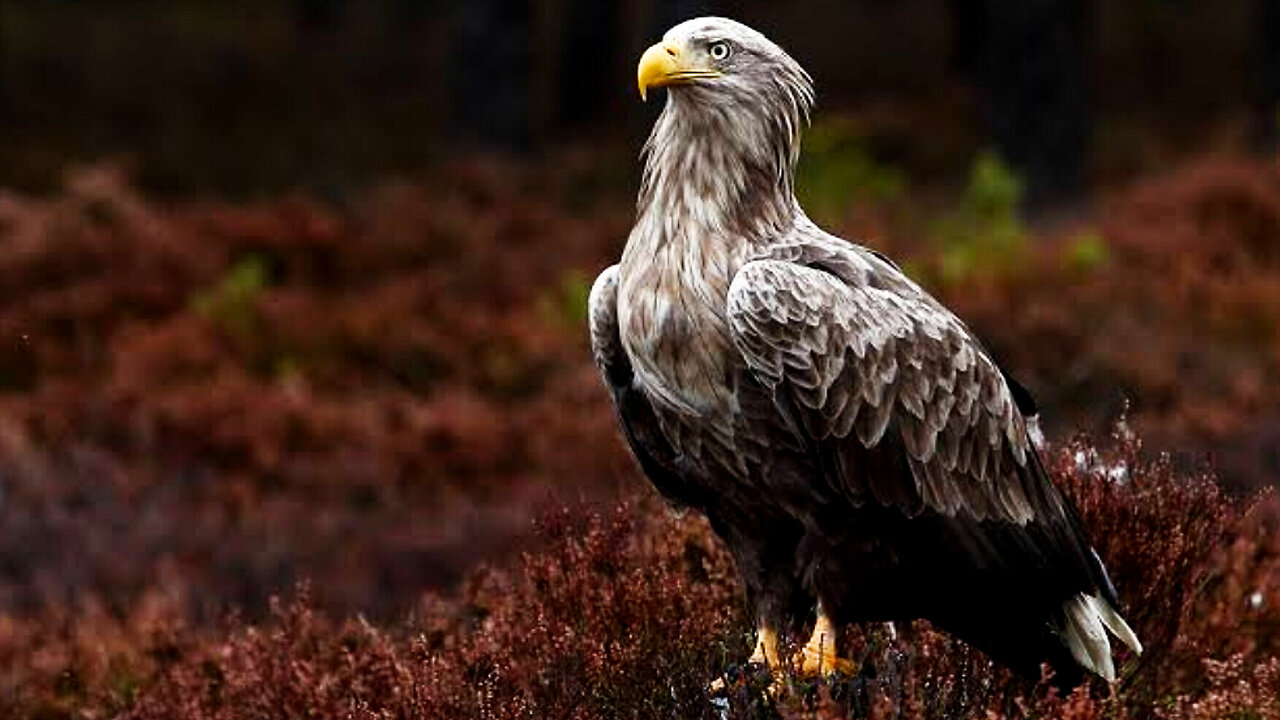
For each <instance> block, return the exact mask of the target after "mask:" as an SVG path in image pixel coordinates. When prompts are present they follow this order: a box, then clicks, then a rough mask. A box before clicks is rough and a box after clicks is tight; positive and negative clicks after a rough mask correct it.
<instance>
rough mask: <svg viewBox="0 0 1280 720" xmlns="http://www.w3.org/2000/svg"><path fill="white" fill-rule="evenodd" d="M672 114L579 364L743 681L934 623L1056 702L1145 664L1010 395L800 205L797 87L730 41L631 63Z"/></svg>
mask: <svg viewBox="0 0 1280 720" xmlns="http://www.w3.org/2000/svg"><path fill="white" fill-rule="evenodd" d="M637 80H638V85H639V90H640V95H641V96H642V98H643V97H646V96H647V95H648V93H649V92H650V91H651V90H653V89H654V88H666V89H667V99H666V105H665V107H664V109H663V110H662V113H661V114H660V116H659V117H658V119H657V120H656V122H655V123H654V126H653V130H652V133H651V134H650V136H649V139H648V141H647V143H646V144H645V147H644V151H643V158H644V173H643V178H642V181H641V184H640V189H639V194H638V199H637V203H636V218H635V224H634V227H633V228H632V230H631V233H630V236H629V237H628V239H627V243H626V247H625V249H624V250H623V252H622V257H621V259H620V261H619V262H618V263H617V264H616V265H613V266H612V267H610V268H608V269H606V270H605V271H604V272H602V273H601V274H600V276H599V277H598V278H597V279H596V281H595V283H594V284H593V286H592V288H591V293H590V297H589V309H588V314H589V326H590V328H589V329H590V337H591V345H592V352H593V355H594V360H595V363H596V365H597V366H598V368H599V370H600V372H601V374H602V375H603V378H604V381H605V384H606V385H607V387H608V389H609V391H610V392H611V394H612V399H613V404H614V406H615V409H616V411H617V412H616V415H617V419H618V422H619V424H620V425H621V430H622V434H623V436H624V437H625V439H626V441H627V443H628V445H629V447H630V449H631V451H632V453H633V454H634V456H635V458H636V460H637V461H638V464H639V466H640V468H641V470H642V471H643V472H644V474H645V475H646V476H647V477H648V479H649V480H650V481H651V482H652V483H653V485H654V486H655V488H656V489H657V490H658V492H659V493H660V494H661V495H662V496H663V497H664V498H665V499H666V500H667V501H668V502H670V503H672V504H673V505H675V506H677V507H681V508H688V509H692V510H695V511H697V512H701V513H702V514H704V515H705V516H706V518H707V519H708V521H709V523H710V526H711V528H712V530H713V531H714V532H715V534H716V535H717V536H718V537H719V538H720V539H721V540H722V541H723V542H724V543H725V545H726V546H727V548H728V550H729V552H730V554H731V556H732V558H733V561H734V564H735V566H736V569H737V572H738V574H739V575H740V577H741V581H742V584H743V586H744V589H745V596H746V601H747V604H748V609H749V612H750V613H751V615H752V618H753V621H754V622H755V623H756V631H757V632H756V643H755V649H754V651H753V652H752V654H751V656H750V658H749V661H750V662H752V663H759V664H762V665H765V666H767V667H769V668H770V669H771V670H773V671H774V672H775V673H777V672H781V670H782V669H783V668H784V667H787V666H786V665H784V661H783V659H782V658H781V657H780V656H779V652H780V650H779V634H780V633H786V632H790V631H791V629H792V628H795V629H800V630H803V629H806V628H807V626H808V624H809V622H810V618H812V633H811V635H810V637H809V639H808V641H807V642H806V643H805V644H804V645H803V646H802V647H801V649H800V651H799V652H798V653H797V656H796V657H795V658H792V659H791V660H790V662H791V664H792V666H793V667H795V668H796V669H797V670H798V671H799V672H800V673H802V674H803V675H806V676H817V675H826V674H830V673H833V672H850V671H851V670H852V669H853V667H854V666H853V664H852V663H851V662H850V661H848V660H846V659H844V658H841V657H840V656H839V654H838V652H837V645H838V636H837V631H838V629H839V628H841V627H842V626H844V625H845V624H847V623H852V622H874V621H894V620H904V621H905V620H912V619H918V618H924V619H927V620H928V621H929V622H930V623H932V624H933V625H934V626H935V627H938V628H941V629H943V630H944V631H946V632H949V633H951V634H953V635H955V636H957V637H959V638H960V639H962V640H964V641H965V642H967V643H968V644H970V645H972V646H974V647H976V648H978V649H979V650H981V651H983V652H985V653H986V654H987V655H988V656H989V657H990V658H992V659H993V660H995V661H997V662H999V663H1002V664H1004V665H1005V666H1007V667H1009V668H1011V669H1012V670H1014V671H1016V672H1018V673H1021V674H1024V675H1027V676H1030V677H1032V678H1039V677H1040V674H1041V668H1042V665H1043V664H1044V663H1048V664H1049V666H1050V667H1051V668H1052V669H1053V671H1054V673H1055V680H1056V682H1057V683H1058V684H1060V685H1074V684H1075V683H1077V682H1079V681H1081V680H1083V679H1084V677H1085V674H1084V673H1085V671H1088V672H1092V673H1095V674H1097V675H1100V676H1102V677H1103V678H1105V679H1107V680H1108V681H1113V680H1114V679H1115V663H1114V661H1113V659H1112V649H1111V644H1110V640H1109V637H1108V633H1110V634H1111V635H1114V636H1115V637H1116V638H1118V639H1119V640H1120V641H1121V642H1123V643H1124V644H1125V645H1127V646H1128V647H1129V648H1131V649H1132V650H1133V651H1134V652H1135V653H1140V652H1141V647H1142V646H1141V644H1140V643H1139V641H1138V638H1137V637H1136V636H1135V634H1134V632H1133V631H1132V630H1131V629H1130V628H1129V626H1128V624H1127V623H1126V622H1125V620H1124V618H1123V617H1121V615H1120V613H1119V611H1118V610H1117V608H1118V607H1119V601H1118V599H1117V597H1116V590H1115V587H1114V586H1113V585H1112V583H1111V580H1110V579H1109V578H1108V576H1107V571H1106V569H1105V568H1104V567H1103V564H1102V561H1101V560H1100V558H1099V557H1098V554H1097V553H1096V552H1095V551H1094V549H1093V548H1092V546H1091V545H1090V542H1089V540H1088V538H1087V537H1086V533H1085V530H1084V528H1083V527H1082V524H1081V520H1080V517H1079V515H1078V514H1077V512H1076V510H1075V508H1074V507H1073V506H1072V504H1071V502H1070V501H1069V500H1068V498H1066V497H1064V496H1063V494H1062V493H1061V492H1060V491H1059V490H1058V488H1056V487H1055V486H1054V484H1053V482H1052V481H1051V479H1050V478H1049V476H1048V474H1047V472H1046V470H1045V466H1044V464H1043V462H1042V461H1041V459H1040V457H1039V455H1038V452H1037V447H1036V445H1035V443H1033V441H1032V439H1031V436H1030V433H1029V428H1030V426H1031V425H1030V423H1031V422H1032V416H1033V415H1034V413H1035V407H1034V403H1033V402H1032V400H1031V397H1030V396H1029V395H1028V394H1027V392H1026V391H1025V390H1024V389H1023V388H1021V387H1020V386H1019V385H1018V384H1017V383H1016V382H1014V381H1013V380H1012V379H1011V378H1010V377H1009V376H1008V375H1007V374H1006V373H1004V372H1003V371H1002V370H1001V368H1000V367H999V366H998V365H997V364H996V362H995V361H994V360H993V359H992V356H991V354H990V353H989V352H988V351H987V350H985V349H984V348H983V346H982V344H981V343H980V342H979V340H978V339H977V338H976V337H974V335H973V333H972V332H970V330H969V329H968V328H967V327H966V326H965V324H964V323H963V322H961V321H960V319H959V318H957V317H956V316H955V315H954V314H952V313H951V312H950V311H948V310H947V309H946V308H945V307H943V305H942V304H941V303H939V302H938V301H937V300H936V299H934V298H933V297H932V296H930V295H929V294H928V293H927V292H925V291H924V290H923V289H921V287H920V286H919V285H917V284H916V283H915V282H913V281H912V280H911V279H910V278H908V277H907V276H906V275H905V274H904V273H903V272H902V271H901V270H900V269H899V268H898V267H897V266H895V265H894V263H893V262H892V261H891V260H889V259H888V258H886V257H885V256H884V255H881V254H880V253H878V252H876V251H874V250H871V249H869V248H866V247H862V246H860V245H857V244H854V243H851V242H848V241H845V240H843V239H841V238H838V237H835V236H833V235H831V234H828V233H826V232H824V231H823V230H822V229H820V228H819V227H818V226H817V225H816V224H814V222H813V221H812V220H810V219H809V217H808V216H806V215H805V212H804V210H803V209H802V208H801V207H800V204H799V203H798V201H797V200H796V197H795V194H794V180H795V168H796V162H797V159H798V157H799V153H800V136H801V131H802V129H803V128H804V127H805V126H806V125H807V124H808V119H809V113H810V108H811V106H812V105H813V102H814V90H813V83H812V80H811V78H810V76H809V75H808V73H806V72H805V70H804V69H803V68H802V67H801V66H800V65H799V64H798V63H797V62H796V61H795V60H794V59H792V58H791V57H790V56H789V55H788V54H787V53H786V52H784V51H783V50H782V49H781V48H780V47H778V46H777V45H775V44H774V43H773V42H771V41H770V40H768V39H767V38H766V37H765V36H764V35H762V34H761V33H759V32H757V31H755V30H753V29H751V28H749V27H747V26H745V25H743V24H741V23H738V22H735V21H732V20H728V19H725V18H716V17H707V18H698V19H694V20H689V21H687V22H684V23H681V24H679V25H676V26H675V27H674V28H672V29H671V30H670V31H668V32H667V33H666V34H665V35H664V36H663V39H662V40H661V42H659V43H657V44H655V45H653V46H652V47H650V48H649V49H648V50H646V51H645V52H644V54H643V56H642V57H641V58H640V62H639V68H638V78H637Z"/></svg>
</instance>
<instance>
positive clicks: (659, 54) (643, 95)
mask: <svg viewBox="0 0 1280 720" xmlns="http://www.w3.org/2000/svg"><path fill="white" fill-rule="evenodd" d="M679 72H680V47H679V46H677V45H676V44H675V43H672V42H667V41H663V42H660V43H655V44H654V45H652V46H650V48H649V49H648V50H645V51H644V54H643V55H641V56H640V65H639V66H638V67H637V68H636V85H637V87H639V88H640V100H641V101H642V102H647V101H648V100H649V88H651V87H666V86H667V85H670V84H671V82H672V81H673V78H675V77H676V76H677V75H678V74H679Z"/></svg>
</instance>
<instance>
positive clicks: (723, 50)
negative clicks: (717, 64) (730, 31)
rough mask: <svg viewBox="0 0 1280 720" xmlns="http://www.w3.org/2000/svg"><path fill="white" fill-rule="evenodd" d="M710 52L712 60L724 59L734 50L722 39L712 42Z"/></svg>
mask: <svg viewBox="0 0 1280 720" xmlns="http://www.w3.org/2000/svg"><path fill="white" fill-rule="evenodd" d="M708 52H709V53H710V54H711V59H712V60H724V59H725V58H727V57H729V53H730V52H732V50H731V49H730V47H729V43H727V42H724V41H721V42H718V43H714V44H712V46H711V49H710V50H709V51H708Z"/></svg>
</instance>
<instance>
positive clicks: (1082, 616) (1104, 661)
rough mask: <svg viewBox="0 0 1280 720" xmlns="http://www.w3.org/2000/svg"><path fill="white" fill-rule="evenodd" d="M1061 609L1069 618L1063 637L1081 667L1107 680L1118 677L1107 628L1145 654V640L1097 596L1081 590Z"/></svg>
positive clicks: (1123, 641) (1133, 648)
mask: <svg viewBox="0 0 1280 720" xmlns="http://www.w3.org/2000/svg"><path fill="white" fill-rule="evenodd" d="M1062 610H1063V614H1064V615H1065V619H1066V622H1065V626H1064V627H1063V630H1062V639H1063V642H1064V643H1065V644H1066V646H1067V650H1069V651H1070V652H1071V656H1072V657H1073V658H1075V660H1076V662H1078V663H1080V666H1081V667H1083V668H1085V669H1086V670H1089V671H1090V672H1093V673H1096V674H1098V675H1101V676H1102V678H1103V679H1104V680H1106V681H1107V682H1113V681H1114V680H1115V679H1116V669H1115V664H1114V663H1113V662H1112V660H1111V642H1110V641H1109V640H1108V639H1107V631H1108V630H1109V631H1110V632H1111V634H1112V635H1115V636H1116V637H1117V638H1119V640H1120V642H1122V643H1124V644H1125V645H1127V646H1129V648H1130V649H1131V650H1133V651H1134V652H1135V653H1138V654H1141V653H1142V643H1141V642H1139V641H1138V636H1137V635H1135V634H1134V632H1133V629H1132V628H1130V627H1129V624H1128V623H1126V622H1125V621H1124V618H1123V617H1121V616H1120V613H1118V612H1116V609H1115V608H1114V607H1112V606H1111V603H1109V602H1107V601H1106V600H1104V599H1103V598H1101V597H1099V596H1098V595H1086V594H1085V593H1080V594H1079V595H1076V596H1074V597H1072V598H1071V599H1070V600H1068V601H1066V602H1065V603H1063V606H1062Z"/></svg>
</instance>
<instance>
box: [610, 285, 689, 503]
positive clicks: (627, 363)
mask: <svg viewBox="0 0 1280 720" xmlns="http://www.w3.org/2000/svg"><path fill="white" fill-rule="evenodd" d="M587 316H588V325H589V327H590V332H591V354H592V357H593V358H594V359H595V363H596V367H597V368H599V370H600V374H601V375H603V376H604V381H605V385H606V386H607V387H608V388H609V393H610V395H611V396H612V397H613V407H614V411H615V412H616V414H617V417H618V424H619V425H621V427H622V434H623V436H624V437H625V438H626V440H627V445H628V446H629V447H630V448H631V452H632V454H633V455H635V458H636V460H637V462H639V463H640V469H641V470H642V471H643V472H644V474H645V475H646V476H647V477H648V478H649V480H650V481H651V482H652V483H653V485H654V487H656V488H657V489H658V492H660V493H661V494H662V495H663V497H665V498H666V499H667V500H668V501H669V502H671V503H674V504H676V505H681V506H683V505H689V504H692V503H693V502H694V500H695V498H694V497H692V495H693V492H694V491H693V489H692V488H691V487H689V486H688V485H687V483H685V482H684V481H683V480H682V479H681V475H680V473H679V469H678V468H679V455H678V453H677V452H676V451H675V449H674V448H673V447H672V446H671V443H670V442H669V441H668V440H667V438H666V436H665V435H664V434H663V431H662V427H661V426H660V425H659V423H658V418H657V416H656V415H655V414H654V411H653V406H652V405H651V404H650V402H649V399H648V398H647V397H645V395H644V393H643V392H641V390H640V389H639V388H638V387H637V386H636V380H635V373H634V372H633V370H632V368H631V360H630V358H628V357H627V353H626V350H624V349H623V347H622V339H621V337H620V335H619V330H618V266H617V265H613V266H611V267H609V268H608V269H606V270H605V271H604V272H602V273H600V276H599V277H597V278H596V281H595V284H593V285H592V286H591V294H590V296H589V298H588V302H587Z"/></svg>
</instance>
